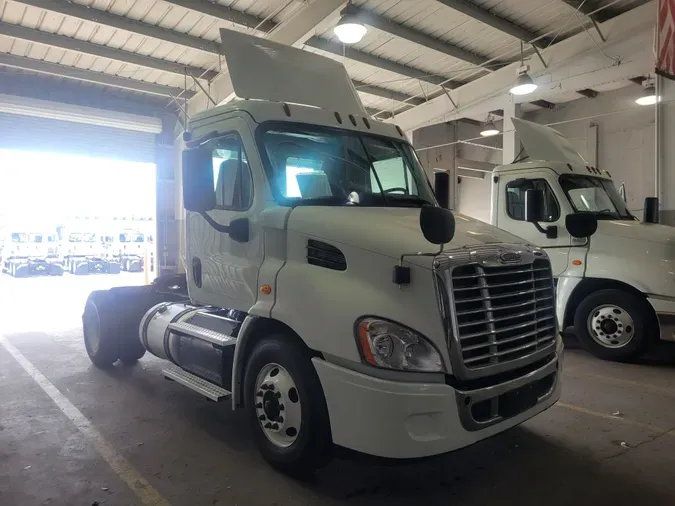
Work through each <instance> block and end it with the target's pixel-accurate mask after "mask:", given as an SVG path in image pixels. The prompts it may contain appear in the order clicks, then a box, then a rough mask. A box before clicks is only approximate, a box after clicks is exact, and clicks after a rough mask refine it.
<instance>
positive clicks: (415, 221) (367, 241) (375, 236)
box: [287, 206, 524, 264]
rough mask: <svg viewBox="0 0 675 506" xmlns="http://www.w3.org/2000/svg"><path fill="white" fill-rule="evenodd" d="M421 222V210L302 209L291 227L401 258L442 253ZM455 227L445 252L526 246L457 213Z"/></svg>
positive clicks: (295, 212) (293, 215) (296, 211)
mask: <svg viewBox="0 0 675 506" xmlns="http://www.w3.org/2000/svg"><path fill="white" fill-rule="evenodd" d="M419 220H420V209H419V208H395V207H389V208H382V207H357V206H350V207H318V206H317V207H315V206H302V207H296V208H295V209H294V210H293V211H292V212H291V214H290V217H289V219H288V224H287V228H288V230H289V231H294V232H299V233H303V234H306V235H309V236H312V237H314V238H318V239H324V240H326V241H330V242H332V243H343V244H349V245H351V246H355V247H357V248H361V249H364V250H368V251H372V252H375V253H379V254H381V255H386V256H389V257H391V258H395V259H398V258H399V257H400V256H401V255H402V254H409V253H413V254H414V253H418V252H423V253H433V252H436V251H438V246H436V245H434V244H431V243H430V242H429V241H427V240H426V239H425V238H424V236H423V235H422V232H421V230H420V226H419ZM455 224H456V225H455V236H454V238H453V239H452V241H451V242H449V243H448V244H446V245H445V249H456V248H462V247H465V246H467V247H471V246H476V245H481V244H490V243H511V244H514V243H515V244H523V243H524V242H523V240H522V239H520V238H519V237H516V236H514V235H512V234H509V233H508V232H504V231H503V230H500V229H498V228H496V227H493V226H491V225H488V224H487V223H484V222H482V221H479V220H475V219H473V218H469V217H467V216H464V215H461V214H455ZM408 260H411V261H412V259H410V258H409V259H408ZM416 263H422V264H427V263H428V262H426V261H423V262H416Z"/></svg>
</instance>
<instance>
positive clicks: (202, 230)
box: [186, 119, 265, 311]
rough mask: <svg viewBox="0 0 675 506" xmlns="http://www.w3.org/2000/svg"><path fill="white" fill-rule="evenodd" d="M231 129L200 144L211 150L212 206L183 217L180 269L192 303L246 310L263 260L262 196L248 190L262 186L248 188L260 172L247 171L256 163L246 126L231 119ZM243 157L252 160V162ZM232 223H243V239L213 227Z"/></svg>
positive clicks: (248, 307)
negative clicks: (183, 257) (184, 248)
mask: <svg viewBox="0 0 675 506" xmlns="http://www.w3.org/2000/svg"><path fill="white" fill-rule="evenodd" d="M239 123H240V125H239V126H238V127H237V128H234V127H235V126H236V125H238V124H239ZM231 125H232V126H233V129H232V131H231V132H229V133H224V134H223V135H222V136H219V137H217V138H214V139H212V140H210V141H209V142H208V143H207V144H206V147H208V148H209V149H211V152H212V159H213V184H214V187H215V190H216V208H215V209H214V210H212V211H209V212H208V213H205V214H206V218H205V217H204V216H201V215H199V214H196V213H188V221H187V255H188V258H187V259H186V260H187V262H186V268H187V271H188V275H189V278H190V296H191V297H192V298H193V299H194V300H196V301H198V302H200V303H202V304H210V305H216V306H219V307H223V308H230V309H238V310H240V311H248V310H250V308H251V307H252V306H253V304H254V303H255V301H256V299H257V293H258V290H257V285H258V271H259V269H260V265H261V264H262V260H263V240H262V229H261V225H260V216H261V214H262V211H263V209H264V206H265V195H264V192H263V191H258V192H256V191H254V188H263V187H264V183H263V182H258V181H256V182H255V184H254V177H256V178H263V177H264V176H263V174H262V170H258V171H255V172H257V174H254V172H252V170H251V164H252V163H254V164H255V165H254V167H255V166H258V167H260V165H259V161H258V156H257V151H256V150H255V147H254V146H255V144H254V143H253V136H252V135H251V133H250V130H249V128H248V125H247V123H246V122H245V121H244V120H240V119H236V120H233V121H232V122H231ZM246 146H248V147H250V149H248V150H247V149H246ZM249 154H251V155H254V156H255V161H253V160H251V158H249ZM207 219H208V220H209V221H212V223H209V222H208V221H207ZM234 220H240V221H239V223H240V224H241V223H243V224H244V227H243V230H244V232H247V235H248V237H244V236H241V235H238V234H228V233H226V232H221V231H219V230H218V229H217V227H218V225H222V226H229V225H230V224H231V223H232V222H233V221H234ZM214 225H215V226H214Z"/></svg>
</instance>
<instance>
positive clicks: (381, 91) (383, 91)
mask: <svg viewBox="0 0 675 506" xmlns="http://www.w3.org/2000/svg"><path fill="white" fill-rule="evenodd" d="M352 82H353V83H354V87H355V88H356V91H360V92H362V93H367V94H368V95H374V96H376V97H382V98H390V99H392V100H396V101H397V102H406V103H407V104H410V105H420V104H423V103H424V102H425V100H424V99H423V98H419V97H411V96H410V95H407V94H405V93H401V92H400V91H394V90H389V89H387V88H381V87H379V86H373V85H371V84H366V83H363V82H361V81H355V80H353V79H352Z"/></svg>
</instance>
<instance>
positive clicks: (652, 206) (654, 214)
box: [643, 197, 659, 223]
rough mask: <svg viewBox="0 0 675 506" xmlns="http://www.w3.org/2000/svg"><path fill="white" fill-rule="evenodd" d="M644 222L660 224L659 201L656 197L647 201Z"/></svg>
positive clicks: (648, 198)
mask: <svg viewBox="0 0 675 506" xmlns="http://www.w3.org/2000/svg"><path fill="white" fill-rule="evenodd" d="M644 213H645V215H644V220H643V221H644V222H645V223H658V222H659V199H658V198H656V197H647V198H646V199H645V211H644Z"/></svg>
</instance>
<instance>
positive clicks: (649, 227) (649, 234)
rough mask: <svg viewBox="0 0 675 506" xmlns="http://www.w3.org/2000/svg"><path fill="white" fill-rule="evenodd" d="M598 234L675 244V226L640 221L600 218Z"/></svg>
mask: <svg viewBox="0 0 675 506" xmlns="http://www.w3.org/2000/svg"><path fill="white" fill-rule="evenodd" d="M596 235H603V236H613V237H622V238H625V239H634V240H636V241H640V242H652V243H658V244H668V245H672V246H675V228H673V227H668V226H666V225H657V224H650V223H641V222H639V221H627V220H621V221H607V220H598V231H597V232H596ZM591 240H592V239H591Z"/></svg>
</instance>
